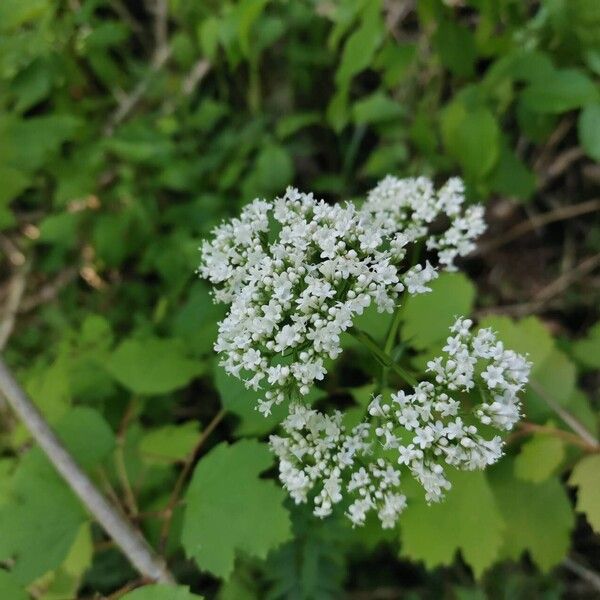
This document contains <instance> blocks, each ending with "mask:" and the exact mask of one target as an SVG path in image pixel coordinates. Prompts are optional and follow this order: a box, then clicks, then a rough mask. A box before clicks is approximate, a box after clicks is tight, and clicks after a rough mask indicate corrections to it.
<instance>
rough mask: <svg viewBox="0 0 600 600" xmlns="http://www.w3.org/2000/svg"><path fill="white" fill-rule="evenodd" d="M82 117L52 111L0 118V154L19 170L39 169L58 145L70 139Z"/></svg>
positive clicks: (56, 151) (56, 149) (58, 148)
mask: <svg viewBox="0 0 600 600" xmlns="http://www.w3.org/2000/svg"><path fill="white" fill-rule="evenodd" d="M81 124H82V121H81V119H80V118H79V117H76V116H74V115H61V114H57V113H53V114H51V115H48V116H39V117H30V118H28V119H16V118H13V119H7V120H3V121H1V122H0V156H6V161H7V162H8V163H9V164H10V165H12V166H13V167H16V168H18V169H20V170H23V171H34V170H36V169H39V168H40V167H41V166H42V165H43V164H44V162H45V161H46V160H47V159H48V158H49V157H51V156H54V155H56V154H57V153H58V152H59V150H60V147H61V145H62V144H63V143H64V142H66V141H67V140H69V139H71V138H72V137H73V136H74V135H75V132H76V131H77V129H78V128H79V127H80V126H81Z"/></svg>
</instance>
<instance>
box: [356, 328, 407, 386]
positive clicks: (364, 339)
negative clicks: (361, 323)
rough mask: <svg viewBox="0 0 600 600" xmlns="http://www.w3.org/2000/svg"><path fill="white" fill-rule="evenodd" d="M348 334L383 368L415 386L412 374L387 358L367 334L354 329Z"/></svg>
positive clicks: (389, 357)
mask: <svg viewBox="0 0 600 600" xmlns="http://www.w3.org/2000/svg"><path fill="white" fill-rule="evenodd" d="M348 333H350V335H352V336H353V337H354V338H356V339H357V340H358V341H359V342H360V343H361V344H362V345H363V346H364V347H365V348H367V349H368V350H369V351H370V352H371V353H372V354H373V356H375V358H376V359H377V360H378V361H379V362H380V363H381V364H382V365H383V366H384V367H387V368H388V369H392V371H394V372H395V373H397V374H398V375H399V376H400V377H402V379H404V381H406V383H408V384H410V385H412V386H415V385H417V380H416V378H415V376H414V375H413V374H412V373H409V372H408V371H407V370H406V369H404V368H402V367H401V366H400V365H398V364H396V363H395V362H394V360H393V359H392V357H391V356H389V355H388V354H387V352H385V351H383V350H382V349H381V348H380V347H379V346H378V345H377V343H376V342H375V340H373V338H372V337H371V336H370V335H369V334H368V333H366V332H365V331H361V330H360V329H357V328H356V327H351V328H350V329H349V330H348Z"/></svg>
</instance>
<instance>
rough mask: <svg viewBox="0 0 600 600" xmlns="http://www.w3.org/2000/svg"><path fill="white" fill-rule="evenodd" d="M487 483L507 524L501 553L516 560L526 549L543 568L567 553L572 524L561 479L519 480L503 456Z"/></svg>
mask: <svg viewBox="0 0 600 600" xmlns="http://www.w3.org/2000/svg"><path fill="white" fill-rule="evenodd" d="M490 483H491V485H492V489H493V490H494V495H495V497H496V500H497V502H498V506H499V507H500V510H501V512H502V514H503V515H504V518H505V523H506V529H505V530H504V542H503V547H502V555H503V556H505V557H507V558H512V559H514V560H518V559H519V558H520V557H521V555H522V554H523V552H526V551H527V552H529V554H530V555H531V558H532V559H533V560H534V561H535V563H536V564H537V565H538V566H539V567H540V569H542V570H543V571H548V570H550V569H551V568H552V567H554V566H555V565H557V564H558V563H559V562H560V561H561V560H562V559H563V558H564V557H565V555H566V554H567V551H568V549H569V545H570V542H571V540H570V533H571V529H572V528H573V525H574V523H575V520H574V517H573V511H572V509H571V504H570V502H569V498H568V496H567V494H566V493H565V489H564V487H563V486H562V485H561V483H560V480H558V479H557V478H555V477H554V478H551V479H547V480H546V481H544V482H543V483H539V484H533V483H528V482H525V481H522V480H520V479H517V478H516V477H515V476H514V475H513V463H512V462H511V461H510V460H508V459H504V460H503V461H502V462H501V463H500V464H499V465H498V466H497V467H495V468H494V469H493V470H492V471H491V473H490Z"/></svg>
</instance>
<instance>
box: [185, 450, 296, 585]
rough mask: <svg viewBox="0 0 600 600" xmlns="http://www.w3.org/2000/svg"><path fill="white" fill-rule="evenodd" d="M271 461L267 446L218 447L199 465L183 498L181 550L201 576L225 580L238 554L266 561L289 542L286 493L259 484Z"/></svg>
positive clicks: (265, 483) (270, 484) (266, 483)
mask: <svg viewBox="0 0 600 600" xmlns="http://www.w3.org/2000/svg"><path fill="white" fill-rule="evenodd" d="M272 462H273V457H272V455H271V453H270V452H269V449H268V448H267V446H266V445H264V444H260V443H259V442H257V441H256V440H241V441H239V442H237V443H235V444H234V445H231V446H230V445H229V444H227V443H222V444H219V445H218V446H217V447H216V448H214V449H213V450H211V452H209V453H208V454H207V455H206V456H205V457H204V458H202V459H201V460H200V462H199V463H198V466H197V467H196V469H195V471H194V475H193V477H192V481H191V482H190V486H189V488H188V491H187V493H186V498H185V502H186V508H185V515H184V522H183V530H182V537H181V540H182V544H183V547H184V549H185V551H186V554H187V555H188V556H189V557H191V558H193V559H194V560H195V561H196V562H197V563H198V566H199V567H200V568H201V569H202V570H206V571H210V572H211V573H213V574H214V575H216V576H217V577H222V578H225V579H226V578H227V577H229V576H230V575H231V573H232V571H233V566H234V562H235V557H236V554H237V553H238V552H240V551H241V552H244V553H245V554H247V555H249V556H255V557H258V558H266V556H267V553H268V552H269V551H270V550H272V549H273V548H276V547H277V546H279V545H280V544H282V543H283V542H285V541H286V540H288V539H289V538H290V536H291V529H290V520H289V516H288V513H287V511H286V510H285V508H284V507H283V501H284V499H285V493H284V492H283V490H282V489H281V488H280V487H279V486H278V485H277V484H275V482H273V481H268V480H265V479H261V478H260V474H261V473H262V472H263V471H265V470H266V469H268V468H269V467H270V466H271V465H272Z"/></svg>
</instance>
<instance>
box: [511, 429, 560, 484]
mask: <svg viewBox="0 0 600 600" xmlns="http://www.w3.org/2000/svg"><path fill="white" fill-rule="evenodd" d="M564 458H565V445H564V442H563V441H562V440H561V439H560V438H557V437H555V436H551V435H544V434H536V435H534V436H533V437H532V438H531V439H529V440H528V441H527V442H525V443H524V444H523V446H522V447H521V451H520V452H519V455H518V456H517V457H516V459H515V475H516V476H517V477H518V478H519V479H523V480H524V481H530V482H532V483H540V482H542V481H545V480H546V479H548V478H549V477H550V476H551V475H553V474H554V472H555V471H556V470H557V469H558V467H559V466H560V465H561V463H562V461H563V459H564Z"/></svg>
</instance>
